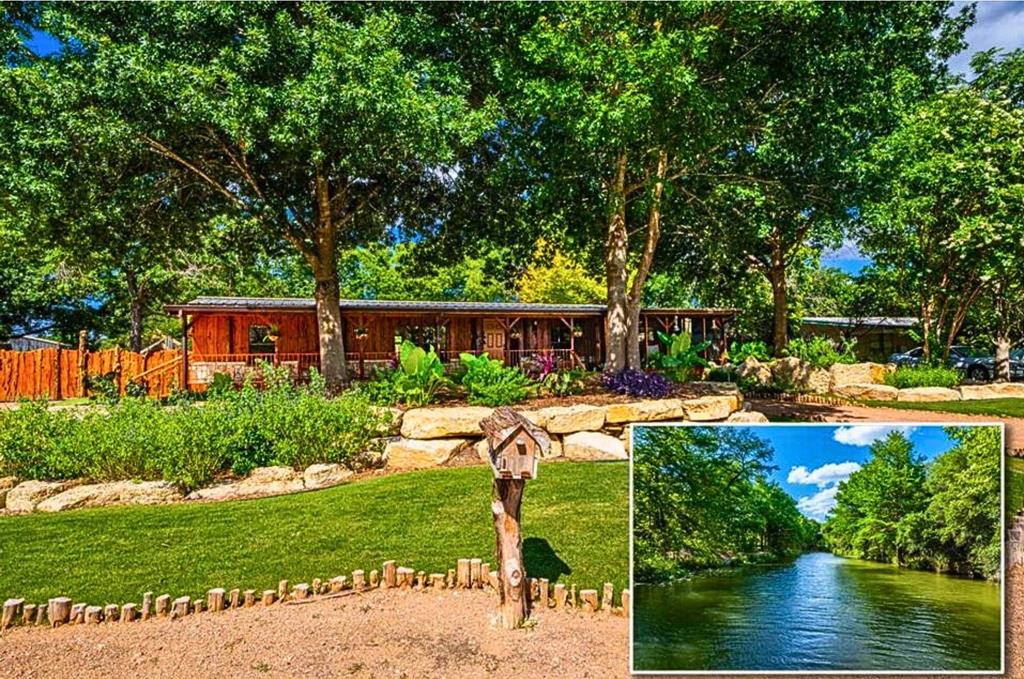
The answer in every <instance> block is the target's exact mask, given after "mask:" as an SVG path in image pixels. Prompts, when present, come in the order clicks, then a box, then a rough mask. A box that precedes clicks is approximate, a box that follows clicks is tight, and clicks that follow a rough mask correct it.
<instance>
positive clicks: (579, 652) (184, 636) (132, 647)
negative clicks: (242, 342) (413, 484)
mask: <svg viewBox="0 0 1024 679" xmlns="http://www.w3.org/2000/svg"><path fill="white" fill-rule="evenodd" d="M496 609H497V607H496V599H495V596H494V595H493V594H490V593H485V592H482V591H461V592H460V591H456V592H443V593H419V592H400V591H391V592H374V593H371V594H366V595H359V596H349V597H343V598H337V599H321V600H317V601H314V602H312V603H309V604H302V605H274V606H271V607H269V608H263V607H261V606H256V607H255V608H250V609H240V610H229V611H225V612H223V613H208V612H207V613H202V614H199V615H197V616H194V617H188V618H185V619H183V620H178V621H171V620H167V619H160V620H155V619H154V620H148V621H146V622H137V623H132V624H124V625H122V624H119V623H103V624H100V625H88V626H81V625H75V626H64V627H60V628H58V629H55V630H51V629H49V628H20V627H16V628H13V629H12V630H10V631H8V632H7V633H6V634H5V635H4V637H3V638H0V677H9V676H10V677H23V678H28V677H40V678H42V677H63V676H69V677H70V676H74V677H76V679H86V678H91V677H97V678H99V677H102V678H104V679H110V678H111V677H128V676H130V677H140V676H145V677H150V678H161V677H200V676H202V677H325V678H326V677H377V678H381V679H383V678H388V679H401V678H405V679H413V678H417V679H418V678H419V677H424V678H427V677H430V678H436V679H457V678H463V677H464V678H466V679H469V678H471V677H472V678H474V679H475V678H477V677H516V678H517V679H521V678H523V677H550V678H552V679H568V678H570V677H594V678H599V677H607V676H619V677H624V676H626V675H627V662H628V660H627V658H628V634H629V633H628V624H627V620H626V618H624V617H621V616H618V615H616V616H606V615H603V614H596V615H584V614H582V613H576V612H561V611H558V612H556V611H546V612H543V613H540V614H538V615H537V616H536V618H537V625H536V627H534V628H533V629H524V630H518V631H513V632H508V631H504V630H501V629H498V628H496V627H495V626H494V625H493V624H492V622H491V619H492V616H493V615H494V614H495V612H496Z"/></svg>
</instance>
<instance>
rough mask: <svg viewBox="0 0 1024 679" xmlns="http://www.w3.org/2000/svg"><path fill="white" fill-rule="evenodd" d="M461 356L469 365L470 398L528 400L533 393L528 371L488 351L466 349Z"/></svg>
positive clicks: (479, 401) (492, 402)
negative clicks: (524, 371)
mask: <svg viewBox="0 0 1024 679" xmlns="http://www.w3.org/2000/svg"><path fill="white" fill-rule="evenodd" d="M459 360H460V362H461V363H462V365H463V366H464V367H465V369H466V374H465V375H463V377H462V386H463V387H465V388H466V391H467V392H469V402H470V403H472V404H473V405H483V406H492V407H496V406H505V405H512V404H513V403H519V402H521V401H523V400H525V399H526V397H527V396H528V395H529V393H530V380H529V379H528V378H527V377H526V375H524V374H523V373H522V372H520V371H519V370H517V369H515V368H509V367H506V366H505V364H504V363H502V362H501V361H499V360H497V359H493V358H491V357H490V356H488V355H487V354H481V355H479V356H474V355H473V354H465V353H464V354H460V355H459Z"/></svg>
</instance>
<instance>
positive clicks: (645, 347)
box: [640, 314, 651, 363]
mask: <svg viewBox="0 0 1024 679" xmlns="http://www.w3.org/2000/svg"><path fill="white" fill-rule="evenodd" d="M650 345H651V326H650V322H649V321H648V319H647V314H644V340H643V344H641V345H640V350H641V353H642V355H643V357H644V363H647V359H648V358H650V356H649V354H650Z"/></svg>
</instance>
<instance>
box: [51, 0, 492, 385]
mask: <svg viewBox="0 0 1024 679" xmlns="http://www.w3.org/2000/svg"><path fill="white" fill-rule="evenodd" d="M439 16H442V17H443V15H439ZM439 21H440V19H436V18H434V17H431V16H430V15H428V14H426V13H425V12H422V11H419V9H417V8H416V7H413V6H403V7H397V8H388V7H383V6H370V5H363V4H330V5H329V4H315V3H309V4H303V3H289V4H275V3H239V4H227V3H202V4H175V3H138V4H73V5H72V4H66V5H46V6H44V7H43V8H42V10H41V14H40V17H39V19H38V24H39V27H40V28H42V29H43V30H45V31H47V32H48V33H50V34H51V35H54V36H56V37H58V38H59V39H61V40H62V42H63V44H64V45H65V50H64V52H63V53H62V56H61V58H62V59H64V60H73V61H75V62H77V64H79V66H80V72H81V77H82V78H83V79H85V82H87V83H88V85H89V88H90V90H91V92H92V99H91V101H89V102H88V104H89V105H90V106H95V107H98V108H100V109H102V110H104V111H106V112H110V113H112V114H113V116H114V118H115V119H116V121H117V124H118V125H123V126H127V127H129V128H130V129H131V131H132V133H133V134H134V135H135V138H136V139H137V140H138V142H140V143H141V144H143V145H144V146H145V147H146V149H147V150H148V151H149V152H150V153H151V154H153V155H154V156H156V157H158V158H160V159H162V161H163V162H164V163H165V167H166V171H167V172H169V173H172V174H173V175H175V176H177V177H179V178H180V181H182V182H193V181H199V182H202V183H203V184H204V185H205V186H206V187H207V189H208V190H209V191H210V192H211V193H212V194H213V195H215V196H217V200H218V201H219V209H220V211H221V212H222V213H223V214H226V215H229V216H231V217H233V218H235V219H237V220H241V221H246V222H255V223H257V224H259V225H260V227H261V228H262V229H263V230H264V231H265V232H266V233H268V234H272V235H273V236H274V237H276V238H279V239H283V240H285V241H287V242H288V243H290V244H291V245H292V246H293V247H294V248H295V249H296V250H297V251H298V252H300V253H301V254H302V256H303V257H304V258H305V260H306V261H307V263H308V265H309V267H310V269H311V271H312V274H313V278H314V281H315V289H314V295H315V298H316V303H317V319H318V325H319V332H320V358H321V369H322V371H323V373H324V377H325V379H326V380H327V382H328V384H329V385H330V386H331V387H332V388H337V387H338V386H339V385H340V384H341V383H342V382H343V381H344V380H345V378H346V370H345V350H344V345H343V332H342V330H343V329H342V324H341V315H340V314H341V312H340V307H339V284H338V272H337V258H338V249H339V244H358V243H361V242H366V241H368V240H377V239H379V238H380V237H382V235H383V234H384V233H385V232H386V230H387V229H388V228H389V227H393V226H394V225H395V224H397V223H400V221H401V213H402V209H403V204H402V198H403V196H408V195H409V194H410V193H414V192H415V191H416V190H417V187H419V186H421V185H423V184H429V183H431V182H437V181H441V180H442V179H443V176H444V172H443V168H444V167H445V166H446V165H447V164H450V163H451V162H452V161H453V159H454V154H455V149H457V148H458V147H460V146H461V145H463V144H465V143H468V142H470V141H472V140H474V139H476V138H477V137H478V136H479V134H480V133H481V131H482V130H483V129H484V128H485V127H487V126H488V125H489V124H490V120H489V117H488V115H487V114H486V112H485V110H484V108H485V107H477V108H475V109H474V108H471V107H470V105H469V91H468V87H467V86H466V85H465V84H464V82H463V80H462V78H461V76H460V74H459V71H458V69H457V68H456V65H455V64H453V63H452V62H451V60H450V59H446V58H445V55H444V54H443V53H441V52H439V51H438V50H437V49H436V45H435V44H433V43H432V42H431V40H432V39H433V37H434V36H435V35H436V30H437V26H438V22H439ZM83 103H84V102H83ZM78 105H79V107H80V108H81V103H79V104H78ZM82 110H88V109H87V108H83V109H82Z"/></svg>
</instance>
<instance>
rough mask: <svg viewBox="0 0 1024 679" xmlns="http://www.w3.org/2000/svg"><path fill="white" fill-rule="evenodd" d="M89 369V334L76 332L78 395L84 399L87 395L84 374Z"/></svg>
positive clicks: (83, 331) (82, 331)
mask: <svg viewBox="0 0 1024 679" xmlns="http://www.w3.org/2000/svg"><path fill="white" fill-rule="evenodd" d="M88 369H89V333H88V331H86V330H79V331H78V395H79V396H80V397H82V398H85V397H86V396H87V395H88V394H87V391H88V390H87V387H86V379H85V377H86V372H87V371H88Z"/></svg>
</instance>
